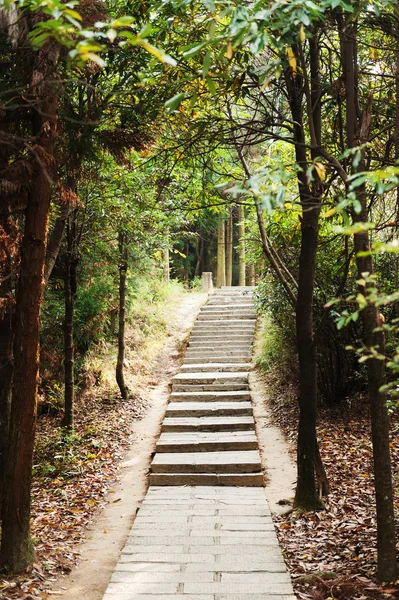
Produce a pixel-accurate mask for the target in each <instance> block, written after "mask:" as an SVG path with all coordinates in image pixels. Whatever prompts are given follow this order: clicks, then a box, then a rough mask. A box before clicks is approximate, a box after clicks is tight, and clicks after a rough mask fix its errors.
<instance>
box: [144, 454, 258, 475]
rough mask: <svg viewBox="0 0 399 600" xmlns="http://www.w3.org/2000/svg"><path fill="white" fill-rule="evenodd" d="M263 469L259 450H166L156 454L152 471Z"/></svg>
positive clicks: (254, 470) (221, 471)
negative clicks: (177, 451)
mask: <svg viewBox="0 0 399 600" xmlns="http://www.w3.org/2000/svg"><path fill="white" fill-rule="evenodd" d="M260 470H261V462H260V455H259V452H258V451H257V450H242V451H237V452H234V451H232V452H181V453H175V452H171V453H168V452H165V453H160V454H156V455H155V457H154V459H153V461H152V464H151V472H152V473H256V472H259V471H260Z"/></svg>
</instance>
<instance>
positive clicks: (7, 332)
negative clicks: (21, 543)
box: [0, 310, 14, 515]
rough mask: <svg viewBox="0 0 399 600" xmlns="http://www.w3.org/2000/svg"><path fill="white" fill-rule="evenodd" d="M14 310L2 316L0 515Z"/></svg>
mask: <svg viewBox="0 0 399 600" xmlns="http://www.w3.org/2000/svg"><path fill="white" fill-rule="evenodd" d="M12 319H13V315H12V311H11V310H7V311H4V314H3V315H1V316H0V515H1V510H2V504H3V491H4V469H5V464H6V454H7V446H8V443H7V440H8V431H9V424H10V409H11V385H12V377H13V368H14V363H13V355H12V340H13V328H12Z"/></svg>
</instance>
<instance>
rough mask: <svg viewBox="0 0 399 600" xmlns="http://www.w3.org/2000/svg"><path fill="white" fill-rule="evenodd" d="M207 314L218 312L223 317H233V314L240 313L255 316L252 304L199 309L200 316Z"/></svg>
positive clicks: (213, 305) (208, 306)
mask: <svg viewBox="0 0 399 600" xmlns="http://www.w3.org/2000/svg"><path fill="white" fill-rule="evenodd" d="M208 312H218V313H221V314H223V315H229V314H230V315H234V314H235V313H242V312H248V313H251V314H256V311H255V309H254V306H253V304H241V305H238V304H230V306H227V305H225V304H210V305H206V306H203V307H202V308H200V314H202V313H208Z"/></svg>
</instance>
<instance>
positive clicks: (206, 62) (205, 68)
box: [202, 50, 211, 79]
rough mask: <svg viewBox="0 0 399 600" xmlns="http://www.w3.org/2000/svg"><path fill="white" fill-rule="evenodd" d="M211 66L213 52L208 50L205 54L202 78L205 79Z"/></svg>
mask: <svg viewBox="0 0 399 600" xmlns="http://www.w3.org/2000/svg"><path fill="white" fill-rule="evenodd" d="M210 66H211V53H210V51H209V50H208V52H207V53H206V54H205V58H204V64H203V65H202V78H203V79H205V77H206V76H207V75H208V71H209V67H210Z"/></svg>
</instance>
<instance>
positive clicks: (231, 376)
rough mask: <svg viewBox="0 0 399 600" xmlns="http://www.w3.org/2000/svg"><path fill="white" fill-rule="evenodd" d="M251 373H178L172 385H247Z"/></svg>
mask: <svg viewBox="0 0 399 600" xmlns="http://www.w3.org/2000/svg"><path fill="white" fill-rule="evenodd" d="M248 375H249V373H248V372H246V373H234V372H233V373H219V372H218V371H206V372H205V373H200V374H197V373H178V374H177V375H175V376H174V377H173V379H172V383H175V382H176V383H194V384H195V383H206V384H209V383H223V382H226V383H230V384H232V383H247V382H248Z"/></svg>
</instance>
